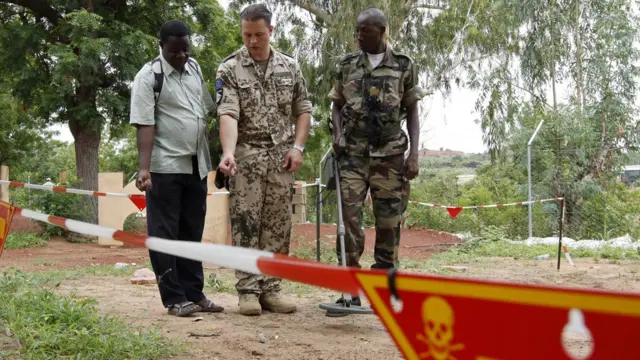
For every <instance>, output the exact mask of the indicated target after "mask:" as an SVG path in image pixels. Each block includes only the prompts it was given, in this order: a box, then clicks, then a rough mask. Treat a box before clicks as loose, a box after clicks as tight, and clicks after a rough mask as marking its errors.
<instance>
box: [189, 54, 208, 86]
mask: <svg viewBox="0 0 640 360" xmlns="http://www.w3.org/2000/svg"><path fill="white" fill-rule="evenodd" d="M187 62H188V63H189V66H191V68H192V69H193V71H195V72H196V74H198V76H199V77H200V82H202V83H204V78H203V77H202V74H201V73H200V69H199V66H198V63H196V62H195V60H193V59H192V58H189V60H187Z"/></svg>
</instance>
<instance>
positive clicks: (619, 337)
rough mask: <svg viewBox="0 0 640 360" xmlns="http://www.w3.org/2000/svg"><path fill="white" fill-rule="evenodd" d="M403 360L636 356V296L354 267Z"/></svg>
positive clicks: (639, 310) (639, 300)
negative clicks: (394, 297) (391, 282)
mask: <svg viewBox="0 0 640 360" xmlns="http://www.w3.org/2000/svg"><path fill="white" fill-rule="evenodd" d="M356 278H357V280H358V281H359V283H360V284H361V285H362V286H363V288H364V290H365V292H366V294H367V296H368V298H369V300H370V301H371V305H372V307H373V309H374V310H375V312H376V314H377V315H378V316H379V317H380V319H381V320H382V322H383V323H384V324H385V326H386V328H387V330H388V331H389V333H390V335H391V336H392V337H393V339H394V340H395V342H396V344H397V346H398V348H399V349H400V351H401V352H402V353H403V354H404V356H405V358H406V359H409V360H419V359H434V360H463V359H474V360H478V359H484V360H506V359H573V357H572V356H571V354H572V353H571V352H572V351H577V352H578V354H579V355H590V357H589V356H581V357H576V358H583V359H584V358H588V359H592V360H597V359H632V358H633V359H636V358H640V349H639V348H638V347H636V346H634V345H633V344H634V341H636V338H637V334H639V333H640V295H635V294H619V293H614V294H612V293H604V292H595V291H584V290H566V289H556V288H548V287H534V286H526V285H515V284H502V283H493V282H482V281H472V280H461V279H451V278H445V277H430V276H420V275H407V274H401V275H400V274H398V275H397V277H396V280H395V284H396V285H395V286H396V292H397V294H398V296H399V298H400V301H401V308H400V309H398V308H395V309H394V307H393V306H392V302H391V292H390V291H389V287H388V276H387V274H384V273H371V272H364V271H359V272H357V273H356Z"/></svg>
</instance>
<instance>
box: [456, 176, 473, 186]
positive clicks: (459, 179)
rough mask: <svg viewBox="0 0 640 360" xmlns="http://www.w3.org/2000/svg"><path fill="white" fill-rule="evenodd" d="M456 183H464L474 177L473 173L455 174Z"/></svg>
mask: <svg viewBox="0 0 640 360" xmlns="http://www.w3.org/2000/svg"><path fill="white" fill-rule="evenodd" d="M456 178H457V181H456V183H457V184H458V185H462V184H466V183H468V182H470V181H473V179H475V178H476V176H475V175H458V176H456Z"/></svg>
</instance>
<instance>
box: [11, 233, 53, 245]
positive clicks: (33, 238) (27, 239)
mask: <svg viewBox="0 0 640 360" xmlns="http://www.w3.org/2000/svg"><path fill="white" fill-rule="evenodd" d="M45 245H47V242H46V241H45V240H44V239H42V237H41V236H40V234H34V233H31V232H26V231H18V232H12V233H9V236H7V242H6V243H5V244H4V248H5V249H24V248H33V247H41V246H45Z"/></svg>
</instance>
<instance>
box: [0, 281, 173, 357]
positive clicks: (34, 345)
mask: <svg viewBox="0 0 640 360" xmlns="http://www.w3.org/2000/svg"><path fill="white" fill-rule="evenodd" d="M0 326H2V327H3V328H5V329H6V333H7V335H8V336H9V337H11V338H12V340H13V344H14V345H15V346H14V347H13V349H12V347H8V346H3V347H0V357H2V358H11V359H51V358H55V359H96V360H98V359H158V358H160V357H166V356H172V355H177V354H179V353H182V352H183V351H184V348H183V346H182V345H181V344H178V343H175V341H174V340H171V339H168V338H165V337H164V336H163V335H162V334H161V333H160V331H159V330H158V329H150V330H148V331H147V330H144V329H142V328H135V327H132V326H131V325H130V324H127V323H125V322H124V321H123V320H121V319H120V318H118V317H113V316H101V315H98V309H97V308H96V301H95V300H93V299H90V298H77V297H73V296H63V295H58V294H56V293H54V292H53V288H52V287H51V286H49V287H47V286H46V283H43V282H41V279H40V278H39V277H37V276H34V274H27V273H24V272H21V271H14V270H9V271H2V272H0Z"/></svg>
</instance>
